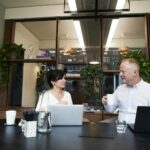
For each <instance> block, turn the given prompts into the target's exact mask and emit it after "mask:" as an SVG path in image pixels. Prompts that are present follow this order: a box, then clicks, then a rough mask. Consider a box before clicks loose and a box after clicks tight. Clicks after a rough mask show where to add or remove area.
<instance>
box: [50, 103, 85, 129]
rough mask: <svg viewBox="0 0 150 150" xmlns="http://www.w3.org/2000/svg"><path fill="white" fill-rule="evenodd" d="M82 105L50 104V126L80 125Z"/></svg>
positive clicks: (81, 121)
mask: <svg viewBox="0 0 150 150" xmlns="http://www.w3.org/2000/svg"><path fill="white" fill-rule="evenodd" d="M83 108H84V107H83V105H50V106H48V111H49V112H51V124H52V126H81V125H82V123H83Z"/></svg>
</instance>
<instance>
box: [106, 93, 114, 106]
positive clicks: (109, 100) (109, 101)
mask: <svg viewBox="0 0 150 150" xmlns="http://www.w3.org/2000/svg"><path fill="white" fill-rule="evenodd" d="M107 104H108V105H114V96H113V94H107Z"/></svg>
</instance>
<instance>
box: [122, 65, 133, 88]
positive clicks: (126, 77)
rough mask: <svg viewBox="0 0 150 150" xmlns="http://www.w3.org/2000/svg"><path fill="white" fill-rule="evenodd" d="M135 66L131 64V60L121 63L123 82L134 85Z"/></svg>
mask: <svg viewBox="0 0 150 150" xmlns="http://www.w3.org/2000/svg"><path fill="white" fill-rule="evenodd" d="M135 74H136V71H135V68H134V67H133V66H132V65H131V64H129V62H123V63H121V65H120V77H121V79H122V82H123V83H124V84H127V85H129V86H132V85H133V81H134V79H135Z"/></svg>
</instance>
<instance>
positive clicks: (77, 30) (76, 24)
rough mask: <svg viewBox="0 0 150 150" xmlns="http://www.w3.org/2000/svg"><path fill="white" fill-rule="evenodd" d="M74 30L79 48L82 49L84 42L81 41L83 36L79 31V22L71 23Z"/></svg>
mask: <svg viewBox="0 0 150 150" xmlns="http://www.w3.org/2000/svg"><path fill="white" fill-rule="evenodd" d="M73 23H74V26H75V29H76V33H77V36H78V39H79V43H80V47H81V48H84V47H85V46H84V41H83V35H82V31H81V25H80V21H73ZM83 51H85V49H83Z"/></svg>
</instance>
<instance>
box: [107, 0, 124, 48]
mask: <svg viewBox="0 0 150 150" xmlns="http://www.w3.org/2000/svg"><path fill="white" fill-rule="evenodd" d="M125 2H126V0H118V1H117V4H116V9H123V7H124V4H125ZM118 21H119V20H118V19H113V20H112V23H111V26H110V30H109V34H108V38H107V42H106V49H105V51H107V50H108V49H109V47H110V46H111V41H112V38H113V35H114V33H115V31H116V28H117V24H118Z"/></svg>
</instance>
